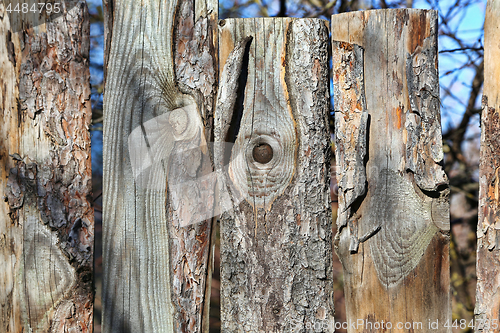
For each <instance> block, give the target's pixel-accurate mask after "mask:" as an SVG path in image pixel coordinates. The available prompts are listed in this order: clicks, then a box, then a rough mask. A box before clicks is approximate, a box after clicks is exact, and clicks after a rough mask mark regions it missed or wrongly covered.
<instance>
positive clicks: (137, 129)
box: [103, 0, 217, 332]
mask: <svg viewBox="0 0 500 333" xmlns="http://www.w3.org/2000/svg"><path fill="white" fill-rule="evenodd" d="M105 5H106V8H107V18H106V22H107V23H106V27H107V28H106V45H107V47H108V50H107V53H108V52H109V54H107V55H106V59H107V60H106V62H107V63H106V67H107V73H106V90H105V95H104V111H105V119H104V138H103V139H104V151H103V156H104V166H103V167H104V170H103V171H104V175H103V177H104V184H103V187H104V188H103V208H104V211H103V269H104V272H103V273H104V274H103V332H202V331H203V332H208V306H209V297H210V276H211V261H210V260H211V257H212V256H211V255H210V250H211V243H212V241H211V237H212V217H213V216H214V211H213V205H214V186H215V184H214V180H215V178H214V177H210V176H209V175H210V174H211V173H212V171H213V163H212V158H211V151H210V148H209V147H208V143H209V142H210V140H211V137H212V132H211V131H212V123H213V108H214V104H215V93H216V84H217V82H216V78H217V57H216V49H215V48H216V45H217V44H216V43H217V39H216V37H217V35H216V28H217V2H215V1H203V0H195V1H192V0H182V1H174V0H172V1H154V0H147V1H142V2H137V1H134V0H122V1H116V0H113V1H106V3H105ZM111 24H112V25H113V29H112V31H110V30H109V26H110V25H111ZM203 176H207V177H206V178H204V177H203Z"/></svg>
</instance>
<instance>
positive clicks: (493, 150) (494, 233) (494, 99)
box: [474, 1, 500, 332]
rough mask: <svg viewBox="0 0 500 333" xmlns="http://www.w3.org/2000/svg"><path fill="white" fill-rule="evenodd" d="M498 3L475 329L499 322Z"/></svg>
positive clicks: (487, 86)
mask: <svg viewBox="0 0 500 333" xmlns="http://www.w3.org/2000/svg"><path fill="white" fill-rule="evenodd" d="M498 22H500V3H499V2H498V1H488V4H487V7H486V20H485V23H484V86H483V87H484V88H483V111H482V114H481V153H480V164H479V220H478V227H477V290H476V308H475V311H474V313H475V318H476V327H475V331H476V332H498V328H499V325H500V323H499V321H500V292H499V291H500V290H499V289H500V286H499V284H498V280H499V278H500V265H499V261H500V252H499V250H500V245H499V244H500V232H499V229H500V201H499V200H500V190H499V188H500V185H499V184H500V174H499V170H500V134H499V133H500V115H499V114H500V84H499V77H500V64H499V60H500V46H499V44H498V41H499V40H500V27H499V25H498Z"/></svg>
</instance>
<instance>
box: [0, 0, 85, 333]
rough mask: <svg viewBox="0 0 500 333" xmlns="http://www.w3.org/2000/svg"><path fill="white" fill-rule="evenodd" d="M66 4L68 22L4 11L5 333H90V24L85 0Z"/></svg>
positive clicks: (0, 186)
mask: <svg viewBox="0 0 500 333" xmlns="http://www.w3.org/2000/svg"><path fill="white" fill-rule="evenodd" d="M61 5H62V11H63V14H62V15H61V16H59V17H57V18H52V19H51V21H47V22H45V21H43V20H42V21H40V22H38V23H39V25H36V26H31V24H32V23H33V22H31V21H28V20H27V18H26V17H22V16H21V15H18V16H15V15H10V18H9V16H8V15H6V12H5V8H4V5H3V4H0V87H1V89H0V101H1V107H0V112H1V113H2V114H1V116H2V119H3V121H2V123H1V124H0V165H1V167H0V194H1V197H2V198H3V199H4V203H2V205H1V207H0V244H1V246H0V248H1V251H0V265H1V269H0V286H1V288H0V290H1V291H0V304H1V306H2V308H1V312H0V327H2V328H4V329H5V331H6V332H28V331H29V332H70V331H73V330H78V331H79V332H92V325H93V323H92V315H93V286H92V265H93V239H94V218H93V211H92V206H91V204H92V203H91V198H92V194H91V189H92V186H91V185H92V184H91V161H90V135H89V124H90V120H91V109H90V83H89V79H90V74H89V67H88V66H89V59H88V57H89V28H90V25H89V17H88V12H87V6H86V4H85V2H84V1H80V2H75V1H69V2H65V1H63V2H62V3H61ZM42 18H43V16H42ZM12 20H15V21H12ZM44 20H45V19H44ZM16 26H17V27H21V26H24V27H25V29H24V30H20V31H18V32H15V31H14V30H13V28H12V27H16Z"/></svg>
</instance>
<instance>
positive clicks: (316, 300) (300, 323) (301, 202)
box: [215, 18, 333, 332]
mask: <svg viewBox="0 0 500 333" xmlns="http://www.w3.org/2000/svg"><path fill="white" fill-rule="evenodd" d="M220 26H221V28H220V44H219V45H220V54H221V65H225V64H226V61H227V63H229V62H230V60H228V59H235V58H236V56H235V55H234V52H236V51H235V49H238V48H241V47H242V46H241V41H243V40H245V38H247V37H252V40H251V42H249V44H247V47H246V51H245V52H246V56H245V57H244V59H243V64H242V65H241V66H240V67H238V66H233V65H231V66H227V67H224V71H231V70H233V71H232V72H227V73H226V72H223V74H222V78H224V77H225V75H226V76H231V75H233V76H237V77H238V79H239V81H238V82H239V84H240V89H238V90H236V89H233V90H232V91H231V93H232V94H233V95H232V96H233V100H232V102H231V103H233V105H234V109H233V110H229V111H228V110H225V109H224V110H223V109H219V108H218V109H217V110H216V115H215V124H216V128H215V135H216V136H215V141H216V143H222V142H224V141H226V140H227V141H229V142H232V141H231V140H234V145H229V148H228V149H230V151H229V154H224V155H228V157H229V158H228V159H229V161H226V162H225V163H228V162H229V167H228V171H227V172H225V173H223V177H222V178H223V181H224V182H225V185H226V189H227V192H228V193H230V194H231V199H230V200H231V201H230V203H231V202H232V204H231V207H230V208H231V210H229V211H226V212H225V213H223V214H222V216H221V320H222V332H296V331H300V330H302V329H305V328H306V327H308V325H313V324H315V323H317V325H322V327H323V328H322V329H321V331H322V332H323V331H328V332H329V331H331V330H332V326H331V325H332V324H333V299H332V297H333V285H332V270H331V249H332V246H331V240H332V238H331V212H330V204H329V189H328V184H329V172H328V170H329V161H330V154H329V151H330V149H329V133H328V117H327V115H328V111H329V107H328V106H329V96H328V50H327V44H328V43H327V39H328V29H327V27H326V25H325V22H324V21H322V20H317V19H275V18H268V19H227V20H224V21H221V22H220ZM231 52H233V54H231ZM238 52H239V51H238ZM238 52H236V53H238ZM231 61H233V60H231ZM238 68H241V70H239V69H238ZM224 81H225V80H224V79H223V80H222V82H224ZM222 89H223V87H221V90H222ZM229 100H231V99H230V98H229ZM227 119H231V123H230V125H229V126H227ZM264 143H265V144H268V145H269V146H270V147H271V148H272V158H271V160H270V161H269V162H268V163H259V162H257V161H255V160H254V157H253V153H252V152H253V149H254V147H255V146H258V145H259V144H264ZM225 147H227V146H225ZM226 153H227V152H226ZM221 155H222V154H219V158H220V156H221ZM229 155H230V156H229ZM220 200H221V201H225V198H222V196H221V199H220ZM329 325H330V326H329Z"/></svg>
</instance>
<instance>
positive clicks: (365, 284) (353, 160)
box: [332, 10, 451, 332]
mask: <svg viewBox="0 0 500 333" xmlns="http://www.w3.org/2000/svg"><path fill="white" fill-rule="evenodd" d="M346 25H347V27H346ZM337 27H342V29H337ZM436 27H437V14H436V13H435V12H433V11H423V10H384V11H369V12H356V13H346V14H341V15H334V16H332V45H333V52H332V56H333V57H332V60H333V81H334V89H335V90H334V100H335V123H336V128H335V131H336V134H335V136H336V162H337V168H338V169H337V177H338V183H339V214H338V218H337V226H338V231H337V235H336V236H335V249H336V252H337V254H338V255H339V258H340V260H341V262H342V265H343V268H344V288H345V295H346V307H347V319H348V320H351V321H353V322H356V321H357V320H364V321H368V322H372V323H374V322H379V323H380V322H381V321H384V322H385V323H389V322H390V323H391V324H392V325H393V327H392V329H391V331H392V332H403V331H408V330H407V329H408V328H407V327H406V329H398V328H397V327H396V324H397V323H398V322H402V323H406V322H412V323H418V322H420V323H422V326H420V327H418V326H417V327H415V326H412V329H413V331H415V332H427V331H429V327H428V324H429V320H431V321H436V320H439V322H440V323H441V324H440V326H439V329H438V330H437V331H438V332H447V331H448V329H447V328H444V326H443V325H444V323H445V322H446V320H448V319H451V304H450V295H449V266H448V264H449V256H448V246H449V245H448V244H449V235H448V233H449V203H448V195H449V189H448V186H447V184H448V180H447V177H446V175H445V174H444V172H443V170H442V168H441V165H440V163H441V162H442V158H443V153H442V142H441V125H440V114H439V100H438V96H439V90H438V89H439V84H438V74H437V67H436V66H437V39H436V36H437V30H436ZM363 51H364V52H363ZM365 173H366V176H365ZM365 177H366V178H365ZM363 323H364V324H363V325H362V327H356V330H354V329H352V327H351V328H349V329H348V332H354V331H356V332H370V331H371V329H370V327H369V326H368V325H366V324H365V322H363Z"/></svg>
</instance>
